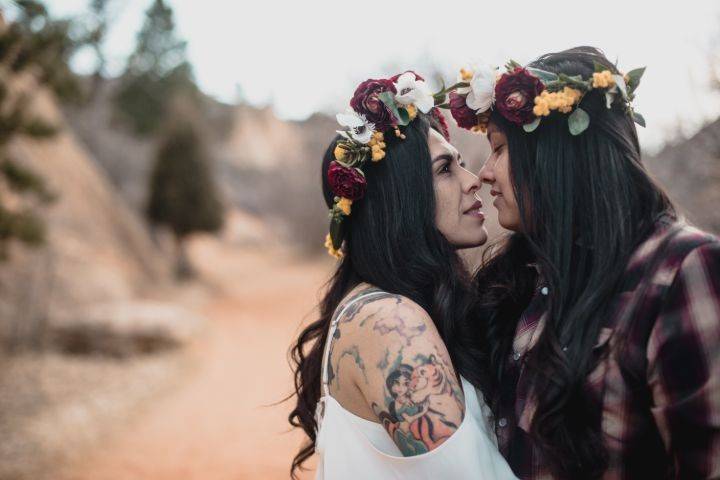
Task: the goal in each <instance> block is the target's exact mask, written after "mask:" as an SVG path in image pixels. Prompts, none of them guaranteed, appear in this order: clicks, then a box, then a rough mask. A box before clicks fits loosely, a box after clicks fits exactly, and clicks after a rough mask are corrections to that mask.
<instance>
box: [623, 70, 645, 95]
mask: <svg viewBox="0 0 720 480" xmlns="http://www.w3.org/2000/svg"><path fill="white" fill-rule="evenodd" d="M644 73H645V67H642V68H636V69H633V70H630V71H629V72H628V73H627V77H628V90H629V91H631V92H633V91H634V90H635V89H636V88H637V87H638V85H640V79H641V78H642V76H643V74H644Z"/></svg>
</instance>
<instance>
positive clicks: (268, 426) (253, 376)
mask: <svg viewBox="0 0 720 480" xmlns="http://www.w3.org/2000/svg"><path fill="white" fill-rule="evenodd" d="M194 257H196V259H195V263H196V264H198V262H200V264H202V265H205V267H204V269H205V270H206V271H204V272H203V276H204V277H206V278H208V279H209V280H210V281H211V282H212V283H214V284H215V285H218V286H219V287H220V288H221V289H222V291H223V293H222V294H221V295H219V296H218V297H217V298H215V299H214V300H212V301H210V302H209V303H208V304H207V305H206V306H205V307H203V313H204V314H205V315H206V316H207V318H208V319H209V323H210V325H209V331H208V333H207V334H206V335H203V336H202V337H200V338H198V340H197V341H196V342H195V344H193V345H192V346H191V347H190V348H191V352H190V353H191V354H193V355H197V358H198V362H199V364H198V367H197V368H196V369H194V370H193V371H192V372H191V376H190V377H189V378H187V379H186V380H185V381H184V383H183V384H182V386H180V387H179V388H176V389H174V390H172V392H170V393H169V394H167V395H166V396H165V397H163V398H160V399H158V400H157V401H155V402H154V403H153V404H152V405H149V406H145V407H144V408H143V409H142V410H141V411H140V412H139V413H137V414H136V415H135V416H134V417H133V420H132V421H131V422H129V423H128V424H127V425H125V426H124V427H123V428H122V429H121V430H120V432H119V433H118V434H117V435H114V436H113V438H111V439H110V440H109V441H108V442H107V444H105V445H99V446H98V447H97V448H96V449H95V450H94V451H93V452H90V455H89V456H88V457H87V458H86V460H85V461H83V462H82V463H81V464H77V465H75V466H74V467H73V468H72V471H70V472H68V473H67V475H63V478H64V479H66V480H91V479H92V480H130V479H132V480H146V479H147V480H150V479H152V480H171V479H172V480H180V479H182V480H193V479H202V480H225V479H228V480H229V479H233V480H238V479H263V480H268V479H275V478H278V479H280V478H288V476H289V473H288V472H289V465H290V461H291V458H292V456H293V455H294V453H295V451H296V450H297V448H298V446H299V445H300V443H301V441H302V439H303V436H302V435H301V434H300V432H297V431H294V432H288V430H289V425H288V423H287V420H286V419H287V414H288V412H289V411H290V409H291V403H292V402H285V403H283V404H280V405H278V406H264V405H269V404H272V403H275V402H277V401H278V400H280V399H281V398H283V397H284V396H285V395H287V393H289V392H290V389H291V377H290V370H289V366H288V363H287V360H286V359H287V356H286V354H287V349H288V347H289V345H290V343H291V341H292V339H293V338H294V337H295V336H296V334H297V332H298V330H299V326H300V323H301V321H302V320H303V319H305V321H308V320H309V319H311V318H312V315H311V314H312V309H313V307H314V306H315V304H316V303H317V298H318V292H319V289H320V287H321V286H322V284H323V282H324V281H325V280H326V279H327V277H328V275H329V273H330V271H331V269H332V266H331V264H330V263H328V262H327V261H322V260H319V261H314V262H299V261H297V260H292V259H288V257H286V256H285V258H283V256H271V255H268V254H267V253H255V254H248V253H238V252H234V253H233V252H231V251H228V250H227V249H223V248H221V247H219V246H218V245H213V244H209V245H205V246H204V247H203V248H200V249H199V250H198V249H196V251H195V252H194ZM313 476H314V472H308V473H306V474H304V475H303V478H312V477H313Z"/></svg>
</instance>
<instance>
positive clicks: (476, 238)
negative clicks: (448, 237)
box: [450, 227, 488, 250]
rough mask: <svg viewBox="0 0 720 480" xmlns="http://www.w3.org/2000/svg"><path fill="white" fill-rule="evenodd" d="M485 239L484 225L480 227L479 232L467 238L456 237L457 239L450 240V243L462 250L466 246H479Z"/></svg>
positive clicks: (486, 237) (486, 239) (483, 243)
mask: <svg viewBox="0 0 720 480" xmlns="http://www.w3.org/2000/svg"><path fill="white" fill-rule="evenodd" d="M487 241H488V233H487V230H486V229H485V227H482V229H481V230H480V232H478V233H477V234H476V235H473V236H472V237H469V238H463V239H457V241H451V242H450V243H452V245H453V246H454V247H455V248H457V249H458V250H463V249H466V248H475V247H479V246H480V245H485V243H486V242H487Z"/></svg>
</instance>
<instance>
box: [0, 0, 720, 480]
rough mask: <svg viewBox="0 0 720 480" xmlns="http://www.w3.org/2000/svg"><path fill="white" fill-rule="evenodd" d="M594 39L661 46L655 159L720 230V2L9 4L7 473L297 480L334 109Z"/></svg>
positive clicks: (626, 49)
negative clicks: (374, 89) (361, 88)
mask: <svg viewBox="0 0 720 480" xmlns="http://www.w3.org/2000/svg"><path fill="white" fill-rule="evenodd" d="M578 45H593V46H597V47H600V48H602V49H603V50H604V51H605V52H606V54H607V55H608V57H609V58H611V59H617V60H618V64H619V67H620V68H621V69H623V70H626V71H627V70H630V69H632V68H635V67H640V66H647V71H646V74H645V76H644V78H643V84H642V86H641V87H640V89H639V91H638V98H637V101H636V109H637V110H638V111H640V112H641V113H642V114H643V115H644V117H645V119H646V120H647V123H648V127H647V128H646V129H640V130H641V131H640V135H641V141H642V145H643V149H644V154H645V162H646V164H647V166H648V168H649V169H650V170H651V171H652V173H653V174H654V175H655V176H656V177H657V178H658V179H659V180H660V182H661V183H662V184H663V185H664V186H665V187H666V188H667V189H668V191H669V192H670V194H671V196H672V197H673V198H674V200H675V201H676V202H677V203H678V204H679V205H680V207H681V209H682V210H683V212H685V214H686V215H687V217H688V218H689V219H690V220H691V221H692V222H694V223H695V224H697V225H698V226H700V227H702V228H704V229H707V230H709V231H712V232H714V233H720V209H718V207H717V205H718V204H719V203H720V118H719V117H720V5H718V3H717V2H716V1H715V0H706V1H701V0H697V1H689V2H684V3H683V4H682V6H679V5H678V4H677V3H675V2H673V4H672V6H670V4H668V6H662V5H658V4H655V5H653V7H652V10H649V9H648V6H647V5H645V4H641V2H622V1H616V0H606V1H605V2H601V3H599V4H593V5H589V6H583V8H582V11H581V9H580V5H579V4H578V3H577V2H569V1H560V2H555V3H554V4H553V7H552V9H551V10H549V9H548V8H547V7H540V6H538V3H537V2H529V1H528V2H524V1H518V2H513V4H512V6H509V4H508V3H507V2H498V5H489V4H488V2H473V3H472V4H469V3H468V2H460V1H454V0H447V1H445V2H442V3H441V4H433V3H429V2H421V1H416V2H412V3H401V2H392V3H388V2H380V1H376V0H368V1H365V2H359V3H358V2H356V3H350V2H337V1H334V2H333V1H329V0H328V1H313V2H281V1H277V0H276V1H268V2H261V3H257V4H252V7H251V6H250V5H249V4H247V3H243V2H232V1H230V0H224V1H221V0H216V1H212V2H197V1H190V0H122V1H121V0H62V1H61V0H45V1H36V0H23V1H20V0H17V1H8V0H0V439H2V440H1V441H0V480H19V479H33V480H35V479H38V480H43V479H59V480H84V479H93V480H104V479H107V480H121V479H157V480H165V479H173V480H175V479H178V478H182V479H207V480H215V479H254V478H257V479H274V478H288V473H289V465H290V461H291V458H292V456H293V455H294V453H295V451H296V450H297V448H298V446H299V445H300V442H301V441H302V440H303V437H302V435H300V434H299V433H298V432H292V431H290V429H289V425H288V424H287V421H286V418H287V414H288V413H289V411H290V409H291V408H292V405H291V404H292V402H284V403H279V402H280V401H281V400H282V399H283V398H285V397H286V396H287V395H288V394H289V393H290V392H291V391H292V380H291V375H290V368H289V365H288V362H287V351H288V347H289V346H290V344H291V342H292V341H293V340H294V338H295V336H296V335H297V334H298V332H299V330H300V328H301V326H302V325H303V324H305V323H307V322H309V321H312V320H313V318H314V314H315V312H314V308H315V305H316V303H317V301H318V299H319V297H320V295H321V294H322V287H323V284H324V282H325V281H326V280H327V279H328V277H329V275H330V273H331V272H332V269H333V262H332V261H331V260H332V259H331V258H330V257H328V256H327V255H325V253H324V249H323V247H322V244H323V238H324V235H325V233H326V227H327V216H326V208H325V206H324V204H323V201H322V197H321V194H320V189H319V175H320V172H319V163H320V157H321V154H322V152H323V151H324V149H325V148H326V147H327V144H328V142H329V141H330V140H331V139H332V137H333V136H334V131H335V129H336V123H335V119H334V113H335V112H338V111H342V110H344V108H345V106H346V105H347V102H348V100H349V98H350V96H351V95H352V91H353V90H354V87H355V86H356V85H357V84H358V83H359V82H360V81H362V80H364V79H366V78H369V77H381V76H388V75H390V74H393V73H397V72H400V71H404V70H406V69H409V68H412V69H414V70H416V71H418V72H419V73H421V74H422V75H423V76H425V77H426V78H427V79H428V80H429V81H430V82H431V83H433V86H434V87H438V86H439V85H440V83H439V82H440V79H441V78H445V79H446V80H448V81H450V80H452V79H454V78H455V72H456V71H457V69H458V67H459V66H461V65H463V64H466V63H468V62H471V61H474V60H480V59H482V60H485V61H487V62H490V63H494V64H499V65H502V64H504V62H505V61H506V60H507V59H508V58H513V59H515V60H517V61H519V62H521V63H525V62H528V61H530V60H532V59H533V58H534V57H536V56H537V55H539V54H541V53H546V52H550V51H557V50H561V49H564V48H569V47H573V46H578ZM450 123H451V125H452V123H453V122H452V121H450ZM452 135H453V140H454V143H455V144H456V146H457V147H458V149H459V150H460V151H461V153H462V154H463V156H464V157H465V159H466V161H467V162H468V164H469V166H470V168H472V169H474V170H477V169H478V168H479V165H480V163H481V161H482V160H484V158H485V157H486V155H487V153H488V148H487V146H486V141H485V139H484V138H483V137H482V136H475V135H473V134H470V133H467V132H465V131H460V130H458V129H457V128H453V129H452ZM487 193H488V192H487V190H485V191H484V192H483V194H484V195H485V196H487ZM490 203H491V202H486V204H487V205H488V207H486V213H487V214H488V221H487V224H488V228H489V230H490V231H491V233H492V235H491V236H497V235H499V234H501V232H500V229H499V228H498V225H497V220H496V218H495V217H494V215H493V214H494V212H493V211H492V208H491V207H490V206H489V205H490ZM477 256H478V252H477V251H475V252H468V254H467V257H468V261H470V262H473V261H476V260H477ZM313 475H314V472H312V471H310V472H308V473H307V475H306V477H307V478H312V477H313Z"/></svg>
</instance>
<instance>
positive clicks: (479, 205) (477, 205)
mask: <svg viewBox="0 0 720 480" xmlns="http://www.w3.org/2000/svg"><path fill="white" fill-rule="evenodd" d="M482 206H483V203H482V202H481V201H480V200H478V201H477V202H475V203H473V204H472V205H471V206H470V208H468V209H467V210H465V211H464V212H463V213H470V212H472V211H473V210H480V209H481V208H482Z"/></svg>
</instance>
